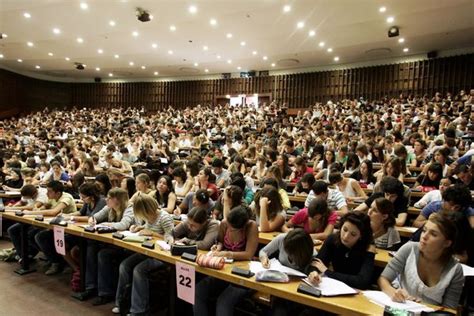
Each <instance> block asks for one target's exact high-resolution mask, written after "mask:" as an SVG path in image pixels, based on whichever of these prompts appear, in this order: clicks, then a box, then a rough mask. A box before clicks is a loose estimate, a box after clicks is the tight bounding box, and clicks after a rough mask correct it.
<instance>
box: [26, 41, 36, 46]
mask: <svg viewBox="0 0 474 316" xmlns="http://www.w3.org/2000/svg"><path fill="white" fill-rule="evenodd" d="M26 45H28V46H30V47H33V46H35V44H33V42H27V43H26Z"/></svg>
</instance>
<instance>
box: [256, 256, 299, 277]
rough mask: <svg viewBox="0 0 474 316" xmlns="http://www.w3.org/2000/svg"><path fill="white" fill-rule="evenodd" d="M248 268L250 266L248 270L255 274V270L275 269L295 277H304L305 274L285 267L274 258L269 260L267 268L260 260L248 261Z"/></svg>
mask: <svg viewBox="0 0 474 316" xmlns="http://www.w3.org/2000/svg"><path fill="white" fill-rule="evenodd" d="M249 268H250V271H252V272H253V273H255V274H257V272H260V271H265V270H276V271H280V272H283V273H285V274H286V275H288V276H295V277H301V278H304V277H306V274H304V273H302V272H300V271H298V270H295V269H292V268H288V267H285V266H284V265H282V264H281V263H280V261H278V259H276V258H273V259H271V260H270V268H268V269H265V268H264V267H263V266H262V264H261V263H260V261H250V263H249Z"/></svg>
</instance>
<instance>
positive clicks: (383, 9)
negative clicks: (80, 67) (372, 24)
mask: <svg viewBox="0 0 474 316" xmlns="http://www.w3.org/2000/svg"><path fill="white" fill-rule="evenodd" d="M385 11H387V8H386V7H380V8H379V12H380V13H383V12H385Z"/></svg>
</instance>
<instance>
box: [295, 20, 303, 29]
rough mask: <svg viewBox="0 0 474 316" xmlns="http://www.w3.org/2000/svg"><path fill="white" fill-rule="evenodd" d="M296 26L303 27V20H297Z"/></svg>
mask: <svg viewBox="0 0 474 316" xmlns="http://www.w3.org/2000/svg"><path fill="white" fill-rule="evenodd" d="M296 27H297V28H299V29H302V28H303V27H304V22H303V21H300V22H298V24H296Z"/></svg>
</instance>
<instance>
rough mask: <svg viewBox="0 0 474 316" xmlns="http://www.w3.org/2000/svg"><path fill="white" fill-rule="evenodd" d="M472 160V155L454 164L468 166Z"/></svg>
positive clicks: (463, 157)
mask: <svg viewBox="0 0 474 316" xmlns="http://www.w3.org/2000/svg"><path fill="white" fill-rule="evenodd" d="M471 160H472V155H468V156H462V157H461V158H459V159H458V160H457V161H456V162H457V163H458V165H470V164H471Z"/></svg>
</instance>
